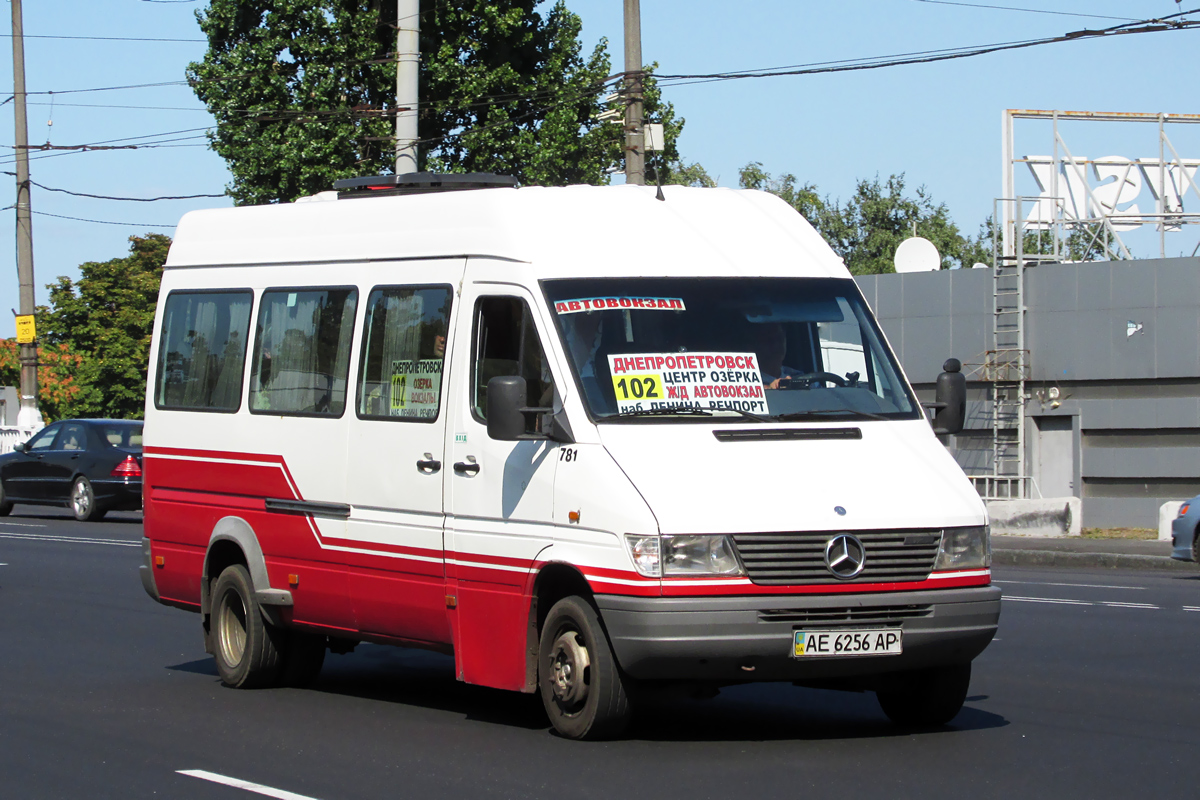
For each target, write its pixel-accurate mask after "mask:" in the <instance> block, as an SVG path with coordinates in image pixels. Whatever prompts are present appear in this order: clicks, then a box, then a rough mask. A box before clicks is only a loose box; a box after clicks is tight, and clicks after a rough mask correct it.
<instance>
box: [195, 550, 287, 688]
mask: <svg viewBox="0 0 1200 800" xmlns="http://www.w3.org/2000/svg"><path fill="white" fill-rule="evenodd" d="M210 625H211V630H212V638H213V658H214V660H215V661H216V662H217V673H218V674H220V676H221V681H222V682H223V683H224V684H225V685H226V686H232V687H233V688H235V689H258V688H261V687H264V686H271V685H273V684H274V683H276V681H277V679H278V678H279V674H280V669H281V668H282V660H281V658H280V651H281V650H282V647H283V645H284V644H285V642H284V635H285V633H286V632H285V631H284V630H283V629H281V628H277V627H275V626H274V625H271V624H270V623H268V622H267V621H266V619H265V618H264V617H263V614H262V609H261V608H260V607H259V605H258V601H257V600H255V599H254V586H253V584H252V583H251V582H250V573H249V572H248V571H247V570H246V568H245V567H244V566H242V565H241V564H234V565H233V566H230V567H226V568H225V571H224V572H222V573H221V575H220V577H218V578H217V583H216V586H215V588H214V589H213V602H212V618H211V620H210Z"/></svg>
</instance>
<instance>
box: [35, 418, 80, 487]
mask: <svg viewBox="0 0 1200 800" xmlns="http://www.w3.org/2000/svg"><path fill="white" fill-rule="evenodd" d="M87 447H88V431H87V428H86V427H85V426H84V425H83V424H82V423H79V422H68V423H66V424H64V425H63V429H62V433H60V434H59V435H58V440H57V441H55V443H54V446H53V448H52V449H51V450H50V451H49V452H47V453H46V455H45V456H44V457H43V458H42V461H41V467H42V478H41V481H40V483H41V487H42V492H43V496H44V497H45V499H47V500H52V501H62V502H64V503H65V502H67V500H68V499H69V498H70V496H71V482H72V481H71V479H72V478H73V477H74V476H75V473H76V472H77V471H79V470H80V469H81V468H82V466H83V460H84V457H85V456H86V455H87Z"/></svg>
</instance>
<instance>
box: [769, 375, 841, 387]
mask: <svg viewBox="0 0 1200 800" xmlns="http://www.w3.org/2000/svg"><path fill="white" fill-rule="evenodd" d="M816 381H829V382H830V383H832V384H835V385H837V386H845V385H846V379H845V378H843V377H842V376H841V375H837V374H835V373H833V372H810V373H808V374H806V375H793V376H792V377H790V378H780V379H779V388H780V389H790V388H792V386H793V384H796V385H798V386H801V387H804V386H808V385H809V384H812V383H815V382H816Z"/></svg>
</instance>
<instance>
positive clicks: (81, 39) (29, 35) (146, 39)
mask: <svg viewBox="0 0 1200 800" xmlns="http://www.w3.org/2000/svg"><path fill="white" fill-rule="evenodd" d="M188 2H191V0H188ZM11 38H12V34H11V33H0V39H11ZM23 38H25V39H68V40H70V41H76V42H207V41H208V40H207V39H156V38H153V37H147V36H51V35H48V34H47V35H40V36H39V35H36V34H32V33H27V34H25V36H24V37H23Z"/></svg>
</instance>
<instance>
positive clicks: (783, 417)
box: [771, 408, 888, 422]
mask: <svg viewBox="0 0 1200 800" xmlns="http://www.w3.org/2000/svg"><path fill="white" fill-rule="evenodd" d="M835 414H836V415H838V416H846V417H850V418H851V419H882V420H886V419H888V418H887V417H885V416H883V415H882V414H872V413H871V412H870V411H855V410H854V409H852V408H822V409H818V410H816V411H797V412H795V413H792V414H780V415H779V416H777V417H771V419H772V420H774V421H777V422H798V421H800V420H806V419H824V418H825V417H830V416H833V415H835Z"/></svg>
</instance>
